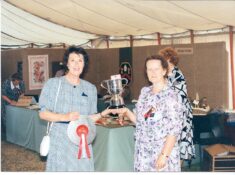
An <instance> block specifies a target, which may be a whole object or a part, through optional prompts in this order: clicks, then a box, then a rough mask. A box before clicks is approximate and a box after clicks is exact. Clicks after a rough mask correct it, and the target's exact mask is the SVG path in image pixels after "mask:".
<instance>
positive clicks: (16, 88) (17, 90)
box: [2, 73, 25, 105]
mask: <svg viewBox="0 0 235 175" xmlns="http://www.w3.org/2000/svg"><path fill="white" fill-rule="evenodd" d="M24 92H25V85H24V82H23V80H22V78H21V77H20V75H19V74H18V73H14V74H13V75H12V76H11V79H7V80H6V81H5V82H4V83H3V84H2V99H3V102H4V104H7V105H8V104H11V105H15V104H16V102H17V100H18V99H19V97H20V96H22V95H24Z"/></svg>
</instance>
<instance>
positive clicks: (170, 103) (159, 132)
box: [111, 56, 184, 171]
mask: <svg viewBox="0 0 235 175" xmlns="http://www.w3.org/2000/svg"><path fill="white" fill-rule="evenodd" d="M145 67H146V73H147V76H148V80H149V81H150V83H151V85H150V86H147V87H144V88H142V89H141V94H140V96H139V99H138V102H137V104H136V108H135V109H134V113H133V112H132V111H130V110H129V109H128V108H120V109H114V110H112V111H111V112H112V113H118V114H119V115H120V117H123V116H126V117H128V118H129V119H130V120H131V121H132V122H134V123H135V124H136V131H135V155H134V170H135V171H180V170H181V169H180V154H179V145H178V140H179V138H180V133H181V130H182V122H183V118H182V115H181V113H182V111H183V110H184V109H183V106H182V105H181V103H180V102H179V100H178V96H177V94H176V93H175V91H174V90H173V89H172V88H170V86H168V83H167V79H166V76H167V70H168V64H167V61H166V60H165V59H164V58H163V57H161V56H151V57H148V58H147V59H146V62H145Z"/></svg>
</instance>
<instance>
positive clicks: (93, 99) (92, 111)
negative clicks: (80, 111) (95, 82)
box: [90, 86, 97, 114]
mask: <svg viewBox="0 0 235 175" xmlns="http://www.w3.org/2000/svg"><path fill="white" fill-rule="evenodd" d="M91 90H92V96H91V109H90V114H95V113H97V89H96V87H95V86H92V88H91Z"/></svg>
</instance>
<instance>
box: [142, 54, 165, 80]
mask: <svg viewBox="0 0 235 175" xmlns="http://www.w3.org/2000/svg"><path fill="white" fill-rule="evenodd" d="M150 60H159V61H160V62H161V65H162V68H163V69H165V70H166V74H165V75H164V78H167V74H168V62H167V61H166V59H165V58H163V56H161V55H152V56H149V57H147V58H146V59H145V73H146V75H147V62H148V61H150Z"/></svg>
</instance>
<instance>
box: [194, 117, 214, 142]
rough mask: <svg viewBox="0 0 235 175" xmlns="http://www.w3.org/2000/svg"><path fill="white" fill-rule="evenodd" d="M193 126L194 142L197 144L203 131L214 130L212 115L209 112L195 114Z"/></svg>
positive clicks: (209, 131)
mask: <svg viewBox="0 0 235 175" xmlns="http://www.w3.org/2000/svg"><path fill="white" fill-rule="evenodd" d="M193 127H194V129H193V139H194V141H193V142H194V143H195V144H196V143H199V140H200V134H201V133H203V132H208V133H211V132H212V130H211V124H210V116H208V115H207V114H193Z"/></svg>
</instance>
